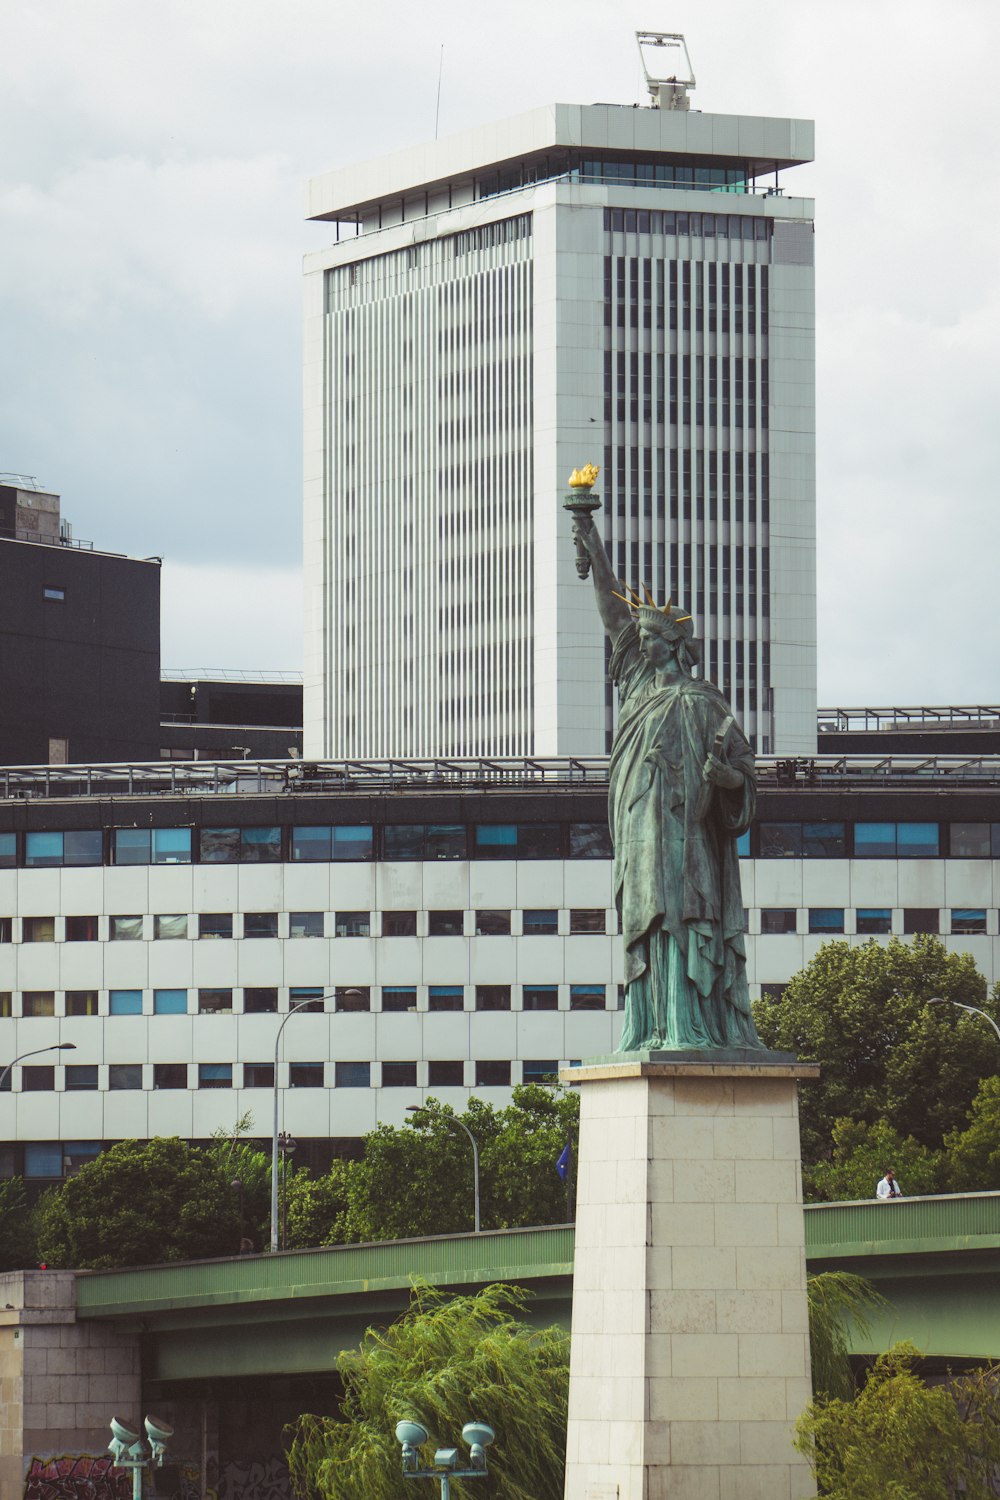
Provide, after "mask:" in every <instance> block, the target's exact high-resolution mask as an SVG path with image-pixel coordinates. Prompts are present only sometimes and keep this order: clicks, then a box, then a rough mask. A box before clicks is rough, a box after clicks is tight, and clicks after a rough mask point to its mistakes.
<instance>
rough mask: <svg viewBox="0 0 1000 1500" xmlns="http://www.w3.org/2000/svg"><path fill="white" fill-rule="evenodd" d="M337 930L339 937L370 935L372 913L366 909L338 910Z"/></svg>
mask: <svg viewBox="0 0 1000 1500" xmlns="http://www.w3.org/2000/svg"><path fill="white" fill-rule="evenodd" d="M335 931H336V934H337V937H339V938H347V937H368V936H369V935H370V933H371V915H370V913H369V912H366V911H338V912H337V915H336V926H335Z"/></svg>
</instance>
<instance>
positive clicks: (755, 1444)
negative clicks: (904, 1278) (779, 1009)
mask: <svg viewBox="0 0 1000 1500" xmlns="http://www.w3.org/2000/svg"><path fill="white" fill-rule="evenodd" d="M817 1071H818V1070H817V1069H816V1068H815V1067H814V1066H811V1065H804V1064H798V1063H796V1062H795V1059H794V1058H792V1057H791V1056H790V1055H787V1054H774V1053H765V1054H763V1058H762V1054H760V1053H759V1052H758V1053H743V1052H716V1053H700V1054H699V1053H663V1052H660V1053H648V1054H645V1053H643V1054H628V1055H622V1056H619V1057H614V1058H608V1059H604V1060H597V1061H594V1062H590V1063H586V1064H584V1066H582V1067H579V1068H573V1069H572V1070H568V1071H567V1072H565V1073H564V1074H563V1078H564V1080H566V1081H567V1082H573V1083H575V1084H579V1085H580V1089H581V1120H580V1154H579V1178H578V1188H577V1228H576V1262H575V1270H574V1276H573V1323H572V1351H571V1366H570V1396H569V1431H568V1443H567V1466H566V1500H802V1497H805V1496H811V1495H814V1494H815V1488H814V1486H813V1481H812V1476H811V1473H810V1471H809V1468H808V1466H807V1465H806V1463H805V1461H804V1459H802V1458H801V1457H800V1455H799V1454H798V1453H796V1452H795V1450H794V1448H793V1446H792V1434H793V1430H794V1425H795V1418H796V1417H797V1416H798V1414H799V1412H801V1410H802V1408H803V1407H804V1406H805V1405H806V1403H807V1401H808V1400H809V1399H810V1395H811V1387H810V1379H809V1341H808V1323H807V1315H806V1291H805V1279H806V1270H805V1247H804V1231H803V1214H802V1187H801V1171H800V1147H799V1127H798V1098H797V1079H799V1078H807V1077H815V1076H816V1074H817Z"/></svg>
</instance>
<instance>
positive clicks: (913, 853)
mask: <svg viewBox="0 0 1000 1500" xmlns="http://www.w3.org/2000/svg"><path fill="white" fill-rule="evenodd" d="M939 845H940V838H939V833H938V825H937V824H936V823H897V824H896V846H897V853H898V854H899V855H900V857H903V856H906V857H908V858H910V859H936V858H937V855H938V849H939Z"/></svg>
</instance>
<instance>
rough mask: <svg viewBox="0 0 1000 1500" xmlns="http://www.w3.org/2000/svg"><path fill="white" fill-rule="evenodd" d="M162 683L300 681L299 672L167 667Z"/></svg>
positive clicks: (300, 675) (234, 668)
mask: <svg viewBox="0 0 1000 1500" xmlns="http://www.w3.org/2000/svg"><path fill="white" fill-rule="evenodd" d="M160 678H161V680H162V681H163V682H253V683H262V684H264V685H265V686H266V685H267V684H268V683H291V684H292V685H293V686H294V685H295V684H297V683H301V681H302V673H301V672H278V671H275V672H250V671H244V670H242V669H240V668H236V667H169V668H163V669H162V670H161V672H160Z"/></svg>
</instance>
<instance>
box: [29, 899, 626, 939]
mask: <svg viewBox="0 0 1000 1500" xmlns="http://www.w3.org/2000/svg"><path fill="white" fill-rule="evenodd" d="M421 915H422V914H421V913H418V912H416V911H383V912H382V913H381V919H382V920H381V934H379V933H378V932H377V931H376V930H374V928H373V923H372V913H371V912H368V911H338V912H322V911H292V912H289V913H288V925H287V927H286V926H285V923H284V921H281V922H280V925H279V918H281V917H283V916H284V913H280V912H276V911H248V912H243V913H242V914H241V913H236V914H235V915H234V913H233V912H226V911H216V912H198V913H197V914H194V915H189V914H188V913H187V912H167V913H157V914H156V915H154V916H152V917H151V918H144V917H142V916H139V915H135V916H132V915H129V916H118V915H115V916H109V917H108V918H107V927H106V929H105V931H104V932H102V919H101V918H100V917H97V916H72V917H65V918H64V919H63V920H64V921H65V928H64V933H65V941H66V942H67V943H96V942H101V941H104V940H106V941H108V942H112V943H116V942H141V941H142V940H143V938H144V937H146V936H148V937H151V938H153V939H154V940H167V939H170V938H189V937H193V936H197V937H198V938H237V937H240V936H242V937H243V938H244V939H246V938H277V937H281V938H284V937H289V938H311V937H315V938H322V937H338V938H346V937H375V936H379V935H381V936H382V937H384V938H388V937H464V936H469V937H509V936H510V935H511V932H512V930H514V931H515V932H516V927H515V928H514V929H512V926H511V917H512V915H513V914H512V913H511V912H510V911H507V910H498V909H494V908H483V909H480V910H477V911H473V912H469V913H468V914H466V912H464V911H463V910H461V909H459V908H457V907H456V908H454V909H448V910H437V911H428V912H427V913H426V917H427V920H426V923H425V922H423V921H422V920H420V918H421ZM467 915H468V921H467V920H466V916H467ZM241 918H242V921H241ZM327 918H329V919H330V920H329V921H328V920H327ZM58 921H59V919H58V918H57V917H54V916H52V917H49V916H45V917H22V918H21V933H20V936H21V942H22V943H52V942H55V941H57V932H58V926H57V924H58ZM607 923H608V913H607V912H606V911H605V910H604V908H603V907H573V908H572V909H571V910H570V912H569V921H568V924H567V929H566V932H567V934H568V935H570V936H582V935H585V934H588V933H604V932H606V931H607ZM612 923H614V918H612ZM611 930H612V931H614V930H615V929H614V925H612V929H611ZM558 933H559V912H558V909H556V908H555V907H551V908H545V909H544V910H542V909H530V908H526V909H525V910H524V911H522V913H521V932H520V933H519V934H517V935H518V936H523V937H548V936H555V935H558ZM15 936H16V929H15V919H14V918H13V917H0V943H10V942H13V941H14V938H15Z"/></svg>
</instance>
